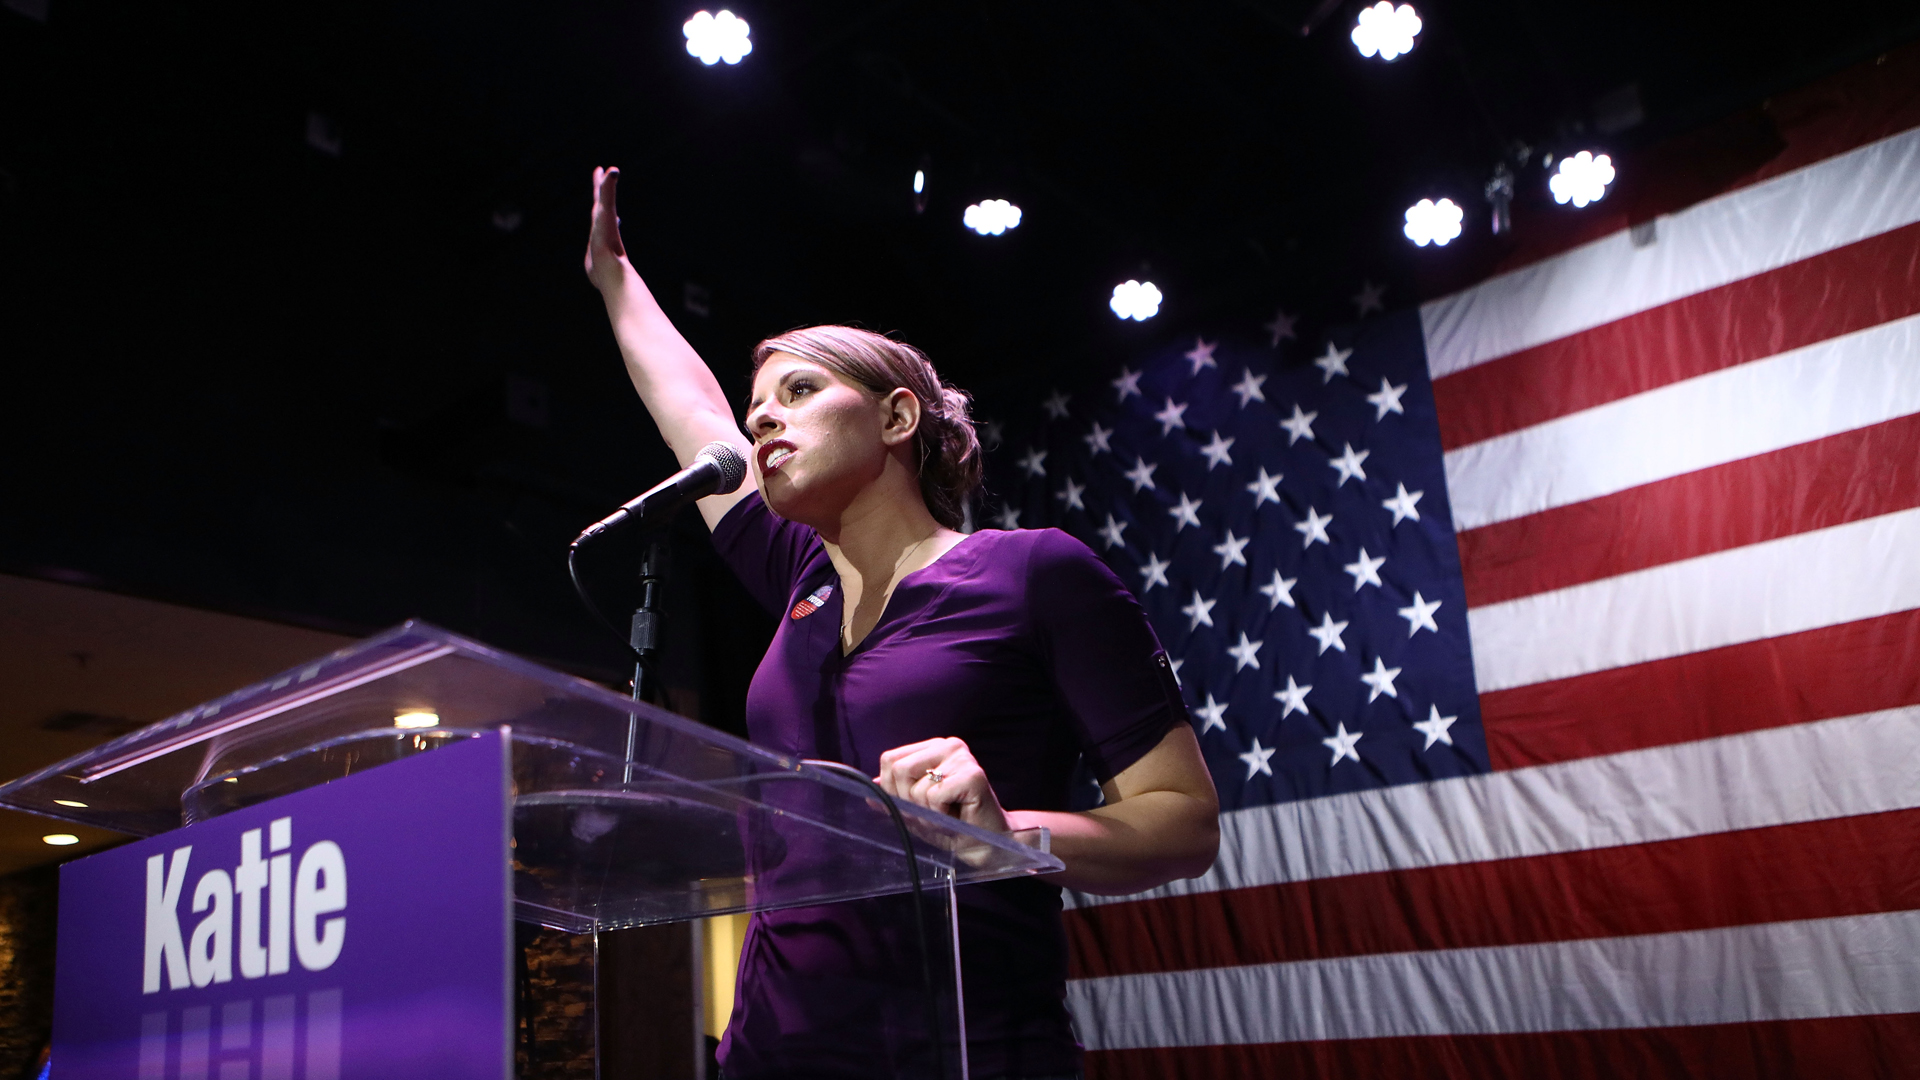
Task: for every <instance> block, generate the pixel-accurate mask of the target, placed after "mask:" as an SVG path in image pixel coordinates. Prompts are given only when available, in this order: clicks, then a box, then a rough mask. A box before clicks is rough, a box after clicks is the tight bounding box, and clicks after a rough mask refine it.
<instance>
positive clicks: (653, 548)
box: [621, 539, 667, 784]
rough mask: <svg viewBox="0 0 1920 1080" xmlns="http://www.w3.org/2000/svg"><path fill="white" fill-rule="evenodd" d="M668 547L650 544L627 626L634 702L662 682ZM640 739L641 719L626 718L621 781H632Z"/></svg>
mask: <svg viewBox="0 0 1920 1080" xmlns="http://www.w3.org/2000/svg"><path fill="white" fill-rule="evenodd" d="M666 576H667V545H666V542H665V541H663V540H659V539H652V540H648V541H647V554H646V556H645V557H644V558H642V559H641V560H640V606H639V607H637V608H635V609H634V611H633V620H632V622H631V623H629V625H628V632H627V647H628V648H630V649H632V650H633V700H635V701H646V700H647V698H648V697H649V696H650V695H652V694H653V693H654V692H655V690H656V684H657V683H658V682H659V673H658V671H657V668H658V665H659V663H660V641H661V639H660V626H661V621H662V616H663V612H662V611H661V610H660V598H661V593H662V591H663V590H664V589H665V587H666ZM639 738H640V717H639V716H638V715H637V714H629V715H628V717H627V763H626V769H625V771H624V773H623V774H622V776H621V782H622V783H625V784H630V783H632V782H633V766H634V762H635V760H636V757H635V755H636V754H637V753H638V751H639V747H638V746H637V745H636V744H637V742H638V740H639Z"/></svg>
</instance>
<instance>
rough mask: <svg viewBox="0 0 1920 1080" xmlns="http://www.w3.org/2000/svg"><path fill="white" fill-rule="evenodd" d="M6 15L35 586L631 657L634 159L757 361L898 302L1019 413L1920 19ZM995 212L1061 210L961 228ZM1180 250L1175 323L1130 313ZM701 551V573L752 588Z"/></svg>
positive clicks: (20, 485) (2, 71)
mask: <svg viewBox="0 0 1920 1080" xmlns="http://www.w3.org/2000/svg"><path fill="white" fill-rule="evenodd" d="M5 5H6V10H0V364H3V365H4V371H5V374H6V378H7V382H6V385H7V393H6V394H5V395H4V413H3V414H0V424H3V425H4V430H0V453H4V459H3V460H4V463H5V464H4V476H3V477H0V484H3V485H4V487H3V488H0V568H4V569H10V570H13V571H15V572H27V573H36V574H43V575H45V574H52V575H56V576H65V577H68V578H70V579H74V580H84V581H94V582H100V583H104V584H107V585H109V586H112V587H116V588H121V589H125V590H130V591H135V592H141V593H145V594H148V595H158V596H164V597H173V598H178V599H182V600H185V601H188V602H191V603H194V604H200V605H204V606H210V607H216V608H226V609H230V610H239V611H251V612H267V613H272V614H275V615H277V616H280V617H283V618H288V619H293V620H298V621H304V622H308V623H314V624H320V625H332V626H337V627H342V628H347V629H372V628H376V627H378V626H381V625H383V624H387V623H391V622H394V621H397V620H399V619H401V618H404V617H406V616H409V615H416V614H418V615H423V616H425V617H428V618H431V619H433V620H435V621H438V622H441V623H444V624H446V625H449V626H451V627H453V628H455V629H459V630H463V631H467V632H470V633H473V634H476V635H478V636H481V637H483V638H485V639H487V640H490V641H494V642H496V643H499V644H502V645H505V646H507V647H509V648H515V649H520V650H522V651H527V652H532V653H535V654H538V655H543V656H548V657H551V658H556V659H561V660H564V661H567V662H570V663H573V664H575V665H577V666H581V667H583V668H587V669H594V670H608V671H611V670H614V669H616V668H617V667H618V665H619V663H620V659H621V653H620V650H619V647H618V645H617V643H616V642H613V641H612V640H611V639H610V638H607V639H603V638H602V637H601V636H597V635H599V634H600V631H598V630H597V629H596V628H595V627H594V626H593V625H592V624H590V623H589V622H588V621H587V620H586V618H585V617H584V616H583V615H582V614H581V613H580V612H579V610H578V609H577V606H576V604H575V602H574V600H573V598H572V596H571V594H570V592H569V590H568V588H567V586H566V582H565V574H564V570H563V568H562V564H561V556H562V554H563V552H564V550H565V544H566V541H567V539H568V538H570V537H571V536H572V534H573V532H574V531H575V530H576V529H577V528H578V527H579V526H580V525H582V524H583V523H585V522H586V521H590V520H592V519H593V518H594V517H596V516H598V515H599V514H600V513H603V512H604V511H605V510H606V509H607V508H608V507H609V506H611V505H612V504H613V503H615V502H618V501H619V500H620V499H621V498H623V497H625V496H627V495H629V494H631V493H632V492H634V491H636V490H638V489H639V488H640V487H643V486H644V485H646V484H647V483H649V482H651V481H652V480H653V479H654V478H656V477H658V476H660V475H663V474H664V473H665V472H667V471H670V469H671V463H670V461H669V460H668V458H667V455H666V454H665V451H664V448H663V447H662V446H661V445H660V443H659V441H658V439H657V437H655V436H654V435H653V434H652V432H651V431H650V429H649V427H648V425H647V423H646V420H645V417H644V414H643V412H642V411H641V410H640V408H639V406H638V404H637V403H636V401H635V400H634V399H633V396H632V394H631V392H630V391H629V390H628V389H627V388H626V385H625V382H624V378H623V376H622V374H621V371H620V366H619V361H618V357H617V354H616V352H615V350H614V348H613V345H612V341H611V337H610V335H609V333H608V332H607V329H606V325H605V320H604V317H603V315H602V313H601V310H600V307H599V304H598V300H597V297H596V296H595V295H594V294H593V293H592V291H591V290H590V288H589V287H588V286H587V284H586V282H585V280H584V278H583V277H582V275H581V272H580V254H581V250H582V246H583V242H584V234H585V225H586V217H587V207H588V200H589V192H588V175H589V172H590V170H591V169H592V167H593V166H594V165H596V164H616V165H619V166H621V167H622V169H623V170H624V172H625V177H626V180H625V183H624V189H623V192H622V194H623V206H624V218H625V234H626V238H627V242H628V245H629V247H630V248H631V249H632V251H633V252H634V255H635V261H636V263H637V264H638V265H639V267H640V269H641V272H642V274H643V275H645V276H647V277H648V279H649V280H650V281H652V282H653V283H654V285H655V287H656V289H657V291H659V292H660V293H661V295H662V297H663V300H664V301H665V302H666V303H667V305H668V307H669V310H671V311H673V312H674V313H675V315H676V317H677V318H679V319H680V320H681V322H682V324H683V326H684V327H685V329H686V331H687V333H688V335H689V337H690V338H691V339H692V340H693V341H694V343H695V344H696V346H698V347H699V348H700V349H701V351H702V352H703V353H704V354H705V355H706V356H707V357H708V358H709V360H710V361H711V362H712V363H713V364H714V365H715V367H716V368H717V369H718V370H720V372H721V373H722V378H723V381H724V382H726V384H727V385H728V386H729V387H730V388H737V389H744V385H745V383H744V379H745V358H746V355H747V352H748V350H749V348H750V347H751V345H752V343H753V342H754V341H755V340H756V339H758V338H760V337H762V336H764V335H767V334H769V333H773V332H777V331H779V330H782V329H785V328H788V327H790V326H794V325H799V324H805V323H814V322H824V321H859V322H861V323H863V324H865V325H868V326H872V327H876V328H880V329H884V330H889V331H897V332H899V333H900V334H901V336H903V337H904V338H906V339H907V340H910V341H913V342H915V343H917V344H920V345H921V346H923V347H924V348H926V349H927V350H928V351H929V352H930V353H931V354H932V355H933V356H934V358H935V360H936V361H937V362H939V363H940V364H941V365H942V368H943V370H944V371H946V372H947V373H948V374H949V376H950V377H951V378H952V379H953V380H954V381H956V382H958V383H959V384H961V385H963V386H967V387H969V388H972V389H974V390H976V391H977V392H978V393H979V394H980V395H981V397H982V403H983V410H984V411H985V412H986V413H988V414H989V415H992V414H995V413H996V412H1000V413H1002V414H1004V411H1005V410H1012V409H1016V408H1018V409H1030V408H1031V407H1032V401H1033V400H1034V399H1035V397H1037V394H1038V393H1039V392H1043V391H1044V388H1045V387H1046V386H1047V385H1050V384H1052V383H1056V382H1058V383H1062V384H1066V383H1071V382H1073V381H1076V380H1077V379H1079V378H1080V377H1082V376H1083V375H1085V374H1086V373H1088V372H1090V371H1093V370H1105V369H1107V368H1109V367H1111V366H1113V365H1114V364H1115V363H1117V362H1118V360H1120V359H1121V358H1123V357H1125V356H1128V355H1131V354H1132V353H1133V352H1135V351H1138V350H1140V349H1142V348H1144V347H1145V346H1147V345H1149V344H1151V343H1153V342H1157V341H1161V340H1164V339H1165V338H1166V337H1167V336H1168V335H1169V334H1172V333H1175V332H1180V331H1183V330H1185V329H1187V328H1192V327H1196V326H1201V327H1204V326H1209V325H1218V324H1219V322H1220V321H1221V320H1224V319H1227V318H1229V317H1231V318H1234V319H1243V320H1245V321H1247V325H1248V326H1253V325H1256V323H1255V322H1254V321H1252V319H1251V316H1250V315H1249V314H1248V313H1251V312H1255V311H1263V312H1270V311H1271V310H1273V308H1274V307H1275V306H1277V305H1280V304H1285V305H1287V306H1289V307H1291V308H1293V309H1296V310H1305V311H1308V312H1314V311H1317V310H1322V309H1324V308H1326V307H1327V306H1328V305H1329V304H1332V303H1335V302H1340V303H1344V301H1339V300H1338V298H1340V297H1345V296H1347V295H1349V294H1350V293H1351V292H1352V291H1353V290H1354V288H1355V286H1356V285H1357V284H1358V282H1359V281H1360V279H1361V278H1363V277H1368V278H1371V279H1373V280H1376V281H1379V282H1384V283H1386V284H1387V285H1388V290H1389V291H1388V296H1387V299H1388V302H1389V304H1390V305H1391V306H1404V305H1406V304H1410V303H1412V302H1414V301H1415V300H1416V299H1417V298H1418V295H1417V294H1418V292H1419V291H1420V286H1421V283H1423V282H1431V281H1434V280H1439V279H1443V278H1447V277H1449V276H1451V277H1452V278H1455V279H1458V278H1461V277H1463V276H1470V274H1471V273H1472V272H1473V271H1474V270H1476V269H1477V268H1480V267H1484V266H1487V265H1491V264H1492V262H1493V261H1494V260H1496V259H1498V258H1499V257H1500V256H1501V255H1502V254H1503V252H1504V251H1505V250H1507V248H1506V247H1503V245H1508V246H1510V241H1499V242H1495V241H1493V240H1491V239H1490V238H1488V237H1486V236H1484V235H1483V234H1484V233H1485V229H1486V221H1485V209H1486V208H1485V204H1484V202H1483V201H1482V200H1481V198H1480V188H1481V185H1482V184H1483V183H1484V182H1485V180H1486V179H1487V177H1488V175H1489V174H1490V172H1491V169H1492V167H1493V165H1494V163H1495V162H1496V161H1497V160H1499V159H1500V158H1501V157H1502V155H1510V154H1511V153H1512V152H1513V150H1514V149H1515V147H1516V145H1517V144H1526V145H1528V146H1530V147H1533V148H1534V149H1535V151H1536V153H1535V155H1534V156H1533V158H1532V159H1531V161H1532V162H1533V164H1532V165H1530V166H1529V168H1528V169H1523V171H1522V174H1521V178H1520V182H1521V186H1522V191H1523V197H1524V198H1531V199H1534V200H1535V201H1539V199H1540V197H1539V195H1538V193H1537V191H1536V190H1535V189H1537V188H1539V187H1540V186H1542V180H1541V176H1540V173H1539V171H1538V164H1537V163H1538V160H1539V156H1538V151H1541V150H1556V151H1566V150H1570V149H1574V148H1577V147H1580V146H1588V145H1592V146H1596V147H1601V148H1610V149H1614V150H1616V151H1621V150H1631V149H1632V148H1633V147H1634V146H1637V145H1643V144H1645V143H1647V142H1648V141H1651V140H1654V139H1658V138H1660V137H1662V136H1664V135H1667V134H1671V133H1674V132H1677V131H1680V130H1683V129H1685V128H1688V127H1691V126H1694V125H1698V124H1701V123H1704V122H1707V121H1710V120H1713V119H1715V118H1717V117H1720V116H1722V115H1725V114H1727V113H1729V112H1731V111H1734V110H1736V109H1739V108H1743V107H1750V106H1752V105H1753V104H1754V103H1756V102H1757V101H1758V100H1760V98H1762V97H1764V96H1765V95H1766V94H1768V93H1770V92H1773V91H1775V90H1778V89H1783V88H1785V87H1788V86H1792V85H1795V84H1797V83H1800V82H1804V81H1806V80H1808V79H1810V78H1813V77H1815V76H1818V75H1820V74H1822V73H1824V72H1826V71H1829V70H1832V69H1834V68H1836V67H1838V66H1840V65H1843V64H1846V63H1850V62H1854V61H1856V60H1859V59H1861V58H1862V57H1866V56H1870V55H1872V54H1873V53H1874V52H1875V51H1878V50H1881V49H1885V48H1887V47H1890V46H1891V45H1893V44H1896V43H1898V42H1900V41H1902V40H1905V39H1907V38H1909V37H1912V36H1914V34H1915V31H1916V30H1917V29H1920V26H1917V25H1916V24H1915V22H1914V17H1915V16H1914V9H1913V7H1912V4H1911V3H1910V2H1889V0H1863V2H1856V3H1851V4H1848V5H1844V6H1843V5H1831V4H1821V5H1815V4H1808V3H1801V4H1795V5H1773V6H1756V5H1753V4H1748V3H1734V2H1731V0H1712V2H1694V3H1672V2H1670V0H1669V2H1655V0H1632V2H1628V0H1613V2H1602V0H1595V2H1590V3H1566V4H1559V5H1538V4H1529V3H1525V2H1522V0H1481V2H1465V0H1449V2H1445V3H1438V2H1436V3H1430V4H1426V5H1423V6H1422V15H1423V16H1424V17H1425V20H1426V29H1425V31H1424V33H1423V34H1422V36H1421V39H1420V45H1419V47H1418V48H1416V49H1415V50H1414V51H1413V53H1411V54H1410V55H1408V56H1406V57H1404V58H1402V59H1401V60H1399V61H1398V62H1396V63H1394V64H1392V65H1386V64H1382V63H1380V62H1378V61H1367V60H1363V59H1362V58H1360V57H1359V56H1358V55H1357V54H1356V53H1355V51H1354V49H1353V47H1352V46H1351V44H1350V43H1349V42H1348V40H1347V33H1348V30H1349V29H1350V27H1351V26H1352V24H1353V21H1354V18H1355V13H1356V12H1357V10H1358V8H1359V4H1358V3H1357V2H1356V0H1347V2H1344V3H1335V4H1328V5H1322V4H1319V3H1317V2H1313V0H1214V2H1208V3H1183V4H1175V3H1171V2H1168V0H1118V2H1114V3H1106V4H1091V3H1079V4H1074V3H1051V4H1012V3H1004V2H982V3H971V4H953V3H940V2H918V3H905V2H878V3H876V2H853V0H844V2H832V0H812V2H809V3H805V4H799V3H786V4H769V3H762V2H752V0H749V2H747V3H743V4H739V5H735V6H734V8H733V10H735V11H736V12H738V13H739V14H741V15H742V16H744V17H745V18H747V19H748V20H749V21H750V22H751V24H752V26H753V39H754V44H755V47H754V51H753V53H752V55H751V56H749V57H748V58H747V59H746V61H745V62H744V63H742V64H741V65H740V66H738V67H727V66H724V65H721V66H716V67H714V68H706V67H702V66H701V65H700V64H699V63H697V62H696V61H694V60H693V59H692V58H691V57H689V56H688V55H687V54H686V52H685V51H684V48H683V39H682V36H681V31H680V26H681V23H682V22H683V21H684V20H685V19H686V18H687V17H688V15H690V14H691V13H692V11H693V10H694V9H695V7H696V6H697V5H696V4H694V3H693V2H691V0H688V2H686V3H679V4H658V3H610V2H608V0H579V2H575V3H565V4H553V3H527V2H519V0H464V2H461V3H452V2H446V0H381V2H378V3H367V2H364V0H348V2H345V3H328V4H318V3H306V4H300V3H283V4H258V3H248V4H239V3H232V2H223V0H207V2H200V3H194V4H183V3H177V2H169V0H159V2H156V0H5ZM1315 9H1323V10H1324V11H1325V16H1324V18H1323V20H1322V21H1321V22H1320V24H1319V25H1318V27H1317V28H1316V29H1315V30H1314V32H1313V33H1311V34H1310V35H1305V36H1303V35H1302V33H1301V32H1300V31H1301V27H1302V25H1303V24H1304V23H1306V22H1307V21H1309V19H1310V18H1311V17H1312V15H1313V14H1314V10H1315ZM23 12H24V13H26V14H22V13H23ZM39 15H44V18H39V17H36V16H39ZM922 161H925V162H926V163H927V165H928V173H929V178H930V183H929V192H928V201H927V206H926V209H925V212H924V213H923V214H919V215H916V214H915V213H914V206H913V198H912V194H911V191H910V178H911V176H912V173H913V171H914V169H915V167H916V166H917V165H919V164H920V163H921V162H922ZM1441 194H1446V195H1450V196H1451V197H1453V198H1454V200H1455V201H1456V202H1459V203H1461V204H1462V205H1464V206H1465V207H1466V208H1467V210H1468V213H1469V218H1468V221H1467V226H1468V230H1469V232H1468V237H1467V239H1466V240H1465V241H1463V242H1462V243H1460V244H1456V245H1454V246H1453V247H1451V248H1448V249H1446V250H1437V249H1429V250H1425V251H1416V250H1415V249H1413V248H1412V247H1411V246H1410V245H1408V244H1407V243H1406V242H1405V241H1404V240H1403V239H1401V238H1400V236H1399V233H1398V229H1399V224H1400V212H1401V210H1402V209H1404V207H1405V206H1406V205H1407V204H1408V203H1410V202H1411V201H1413V200H1414V199H1415V198H1418V197H1420V196H1422V195H1434V196H1438V195H1441ZM995 196H997V197H1004V198H1009V199H1012V200H1013V201H1014V202H1016V203H1018V204H1019V205H1020V206H1021V207H1023V209H1024V211H1025V218H1024V221H1023V223H1022V224H1021V226H1020V227H1019V229H1017V230H1015V231H1014V232H1012V233H1009V234H1008V235H1006V236H1003V237H997V238H982V237H978V236H975V235H973V234H971V233H968V232H966V231H965V230H963V229H962V228H961V225H960V216H961V210H962V208H963V207H964V206H965V205H966V204H967V203H968V202H971V201H974V200H978V199H981V198H984V197H995ZM1568 212H1569V213H1571V211H1568ZM1145 275H1150V276H1151V277H1152V279H1153V280H1155V281H1156V282H1157V283H1158V284H1159V285H1160V287H1161V288H1162V289H1163V290H1164V291H1165V293H1166V295H1167V302H1166V306H1165V308H1164V309H1163V312H1162V315H1161V316H1160V318H1158V319H1156V320H1154V321H1153V322H1150V323H1147V324H1145V325H1134V324H1122V323H1120V322H1119V321H1118V320H1116V319H1114V318H1113V317H1112V315H1111V314H1110V313H1109V312H1108V311H1107V308H1106V298H1107V294H1108V291H1109V290H1110V289H1111V287H1112V286H1113V285H1114V284H1115V283H1116V282H1118V281H1120V280H1123V279H1125V278H1129V277H1140V276H1145ZM689 299H691V300H692V301H694V305H693V306H699V305H700V304H701V302H702V301H704V303H705V306H706V307H707V314H705V315H700V314H696V313H695V312H694V311H693V310H691V308H690V307H689V305H688V300H689ZM689 543H690V544H692V545H693V546H694V547H697V538H694V539H693V540H690V541H689ZM691 558H692V559H693V560H694V562H695V564H697V565H696V570H697V572H695V571H689V574H690V575H691V577H690V578H689V580H690V582H691V583H692V584H690V585H689V586H688V588H690V589H693V590H694V591H693V592H692V593H690V594H689V595H692V596H699V597H702V599H701V600H700V601H699V602H700V603H705V604H707V605H708V606H709V607H711V608H712V609H714V610H724V608H725V604H726V603H733V602H735V601H737V597H734V598H733V599H731V600H724V601H723V600H709V599H705V598H706V597H707V596H708V595H709V594H708V593H706V592H702V591H701V590H703V589H706V588H708V586H711V588H713V589H720V588H722V586H721V585H719V584H715V582H717V581H719V580H720V578H721V577H723V576H724V575H720V576H719V577H715V576H712V571H713V568H712V567H711V565H708V564H704V563H701V562H700V558H701V557H700V556H699V554H698V552H697V551H695V552H694V554H693V555H692V556H691ZM694 602H695V601H692V600H690V601H688V603H694ZM713 621H716V622H718V623H720V624H722V625H723V626H724V625H725V624H726V621H725V620H724V619H721V620H713ZM723 632H724V631H722V630H721V629H712V630H710V633H714V634H720V633H723ZM716 640H718V639H716Z"/></svg>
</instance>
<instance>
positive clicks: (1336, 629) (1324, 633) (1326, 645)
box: [1307, 611, 1347, 656]
mask: <svg viewBox="0 0 1920 1080" xmlns="http://www.w3.org/2000/svg"><path fill="white" fill-rule="evenodd" d="M1346 628H1347V624H1346V623H1343V622H1334V621H1333V612H1331V611H1323V612H1321V613H1320V625H1319V626H1309V627H1307V633H1308V635H1310V636H1311V637H1312V638H1313V640H1315V641H1317V642H1319V643H1320V652H1319V653H1318V654H1317V655H1320V656H1325V655H1326V654H1327V650H1328V649H1339V650H1340V651H1341V652H1346V651H1347V643H1346V642H1345V641H1342V640H1341V639H1340V632H1341V631H1343V630H1345V629H1346Z"/></svg>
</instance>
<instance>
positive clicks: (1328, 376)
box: [1313, 341, 1353, 386]
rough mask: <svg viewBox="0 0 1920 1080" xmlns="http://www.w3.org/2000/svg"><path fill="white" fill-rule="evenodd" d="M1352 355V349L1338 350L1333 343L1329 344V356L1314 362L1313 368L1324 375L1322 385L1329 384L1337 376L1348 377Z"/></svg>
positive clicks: (1321, 379)
mask: <svg viewBox="0 0 1920 1080" xmlns="http://www.w3.org/2000/svg"><path fill="white" fill-rule="evenodd" d="M1352 355H1353V350H1352V349H1336V348H1334V345H1333V342H1331V341H1329V342H1327V355H1325V356H1323V357H1321V358H1320V359H1318V360H1315V361H1314V362H1313V366H1314V367H1317V368H1319V369H1320V370H1321V372H1322V373H1323V374H1322V375H1321V378H1320V385H1322V386H1325V385H1326V384H1327V383H1330V382H1332V381H1333V377H1334V376H1335V375H1346V374H1347V357H1349V356H1352Z"/></svg>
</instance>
